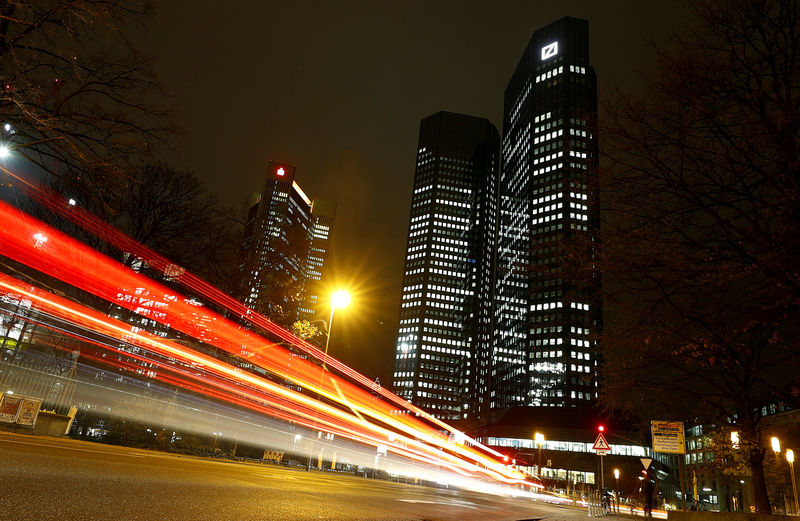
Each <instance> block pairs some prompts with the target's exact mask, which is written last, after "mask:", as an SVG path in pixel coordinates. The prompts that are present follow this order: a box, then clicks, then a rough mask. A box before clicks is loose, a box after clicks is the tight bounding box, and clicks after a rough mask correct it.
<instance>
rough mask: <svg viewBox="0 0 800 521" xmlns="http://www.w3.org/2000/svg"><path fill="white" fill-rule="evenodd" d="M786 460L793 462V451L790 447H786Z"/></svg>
mask: <svg viewBox="0 0 800 521" xmlns="http://www.w3.org/2000/svg"><path fill="white" fill-rule="evenodd" d="M786 461H788V462H789V463H794V451H793V450H792V449H786Z"/></svg>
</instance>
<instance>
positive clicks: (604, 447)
mask: <svg viewBox="0 0 800 521" xmlns="http://www.w3.org/2000/svg"><path fill="white" fill-rule="evenodd" d="M592 449H594V450H596V451H598V452H599V451H603V452H608V451H610V450H611V445H609V444H608V442H607V441H606V438H605V436H603V433H602V432H601V433H600V434H598V435H597V439H596V440H594V445H592Z"/></svg>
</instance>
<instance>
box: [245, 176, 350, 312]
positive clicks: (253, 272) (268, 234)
mask: <svg viewBox="0 0 800 521" xmlns="http://www.w3.org/2000/svg"><path fill="white" fill-rule="evenodd" d="M335 212H336V204H335V203H333V202H330V201H313V202H312V201H311V199H309V198H308V196H307V195H306V194H305V192H303V190H302V189H301V188H300V185H298V184H297V182H296V181H295V167H294V166H293V165H288V164H285V163H276V162H273V161H270V163H269V166H268V172H267V178H266V184H265V187H264V191H263V192H262V193H261V194H258V196H257V197H256V199H255V200H254V201H253V203H252V205H251V207H250V210H249V212H248V216H247V222H246V225H245V233H244V239H243V241H242V255H241V258H242V265H241V271H242V276H243V280H242V295H243V296H242V302H243V303H244V304H245V305H246V306H248V307H250V308H253V309H255V310H256V311H258V312H259V313H262V314H264V315H265V316H267V317H269V318H271V319H277V318H278V316H277V315H278V314H280V315H281V318H282V319H283V321H285V322H287V323H288V322H293V321H295V320H297V319H299V318H305V319H310V318H312V317H313V315H314V313H315V311H316V309H315V307H316V305H317V303H318V300H319V298H318V295H317V293H318V292H317V291H316V287H315V285H316V283H317V282H318V281H319V280H320V279H321V278H322V273H323V267H324V264H325V260H326V259H327V253H328V250H329V247H330V244H329V243H330V235H331V231H332V228H333V219H334V216H335ZM292 295H299V296H300V298H299V300H298V299H289V298H288V296H292Z"/></svg>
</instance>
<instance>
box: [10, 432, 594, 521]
mask: <svg viewBox="0 0 800 521" xmlns="http://www.w3.org/2000/svg"><path fill="white" fill-rule="evenodd" d="M542 518H547V519H548V521H578V520H579V519H580V520H585V518H586V513H585V512H584V511H581V510H573V509H569V508H565V507H558V506H554V505H548V504H544V503H542V502H534V501H532V500H530V499H514V498H506V497H498V496H492V495H484V494H478V493H473V492H465V491H453V490H441V489H435V488H428V487H421V486H414V485H405V484H399V483H390V482H386V481H380V480H373V479H366V478H361V477H354V476H351V475H342V474H334V473H330V472H316V471H312V472H306V471H304V470H301V469H293V468H285V467H281V466H277V465H266V464H259V463H235V462H226V461H216V460H209V459H203V458H194V457H189V456H177V455H172V454H164V453H158V452H150V451H143V450H136V449H129V448H125V447H114V446H109V445H100V444H94V443H86V442H79V441H75V440H68V439H56V438H47V437H36V436H26V435H17V434H9V433H0V520H3V521H5V520H16V521H22V520H29V519H30V520H60V521H70V520H81V521H90V520H114V521H128V520H131V521H133V520H153V521H156V520H157V521H167V520H169V521H171V520H187V521H188V520H237V521H238V520H272V519H276V520H284V519H285V520H319V519H325V520H365V521H366V520H369V521H382V520H404V521H405V520H427V521H462V520H480V521H483V520H502V521H511V520H523V519H524V520H529V519H542Z"/></svg>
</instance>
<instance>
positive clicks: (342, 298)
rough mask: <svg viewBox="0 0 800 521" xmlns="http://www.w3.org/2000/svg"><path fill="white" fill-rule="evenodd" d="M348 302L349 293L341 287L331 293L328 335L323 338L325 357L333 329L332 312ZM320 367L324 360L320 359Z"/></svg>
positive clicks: (345, 305)
mask: <svg viewBox="0 0 800 521" xmlns="http://www.w3.org/2000/svg"><path fill="white" fill-rule="evenodd" d="M348 304H350V293H348V292H347V291H345V290H343V289H337V290H336V291H334V292H333V294H332V295H331V318H330V320H329V321H328V337H327V338H326V339H325V358H327V357H328V345H329V344H330V342H331V331H333V312H334V311H336V308H346V307H347V305H348ZM322 367H323V368H324V367H325V360H323V361H322Z"/></svg>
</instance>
